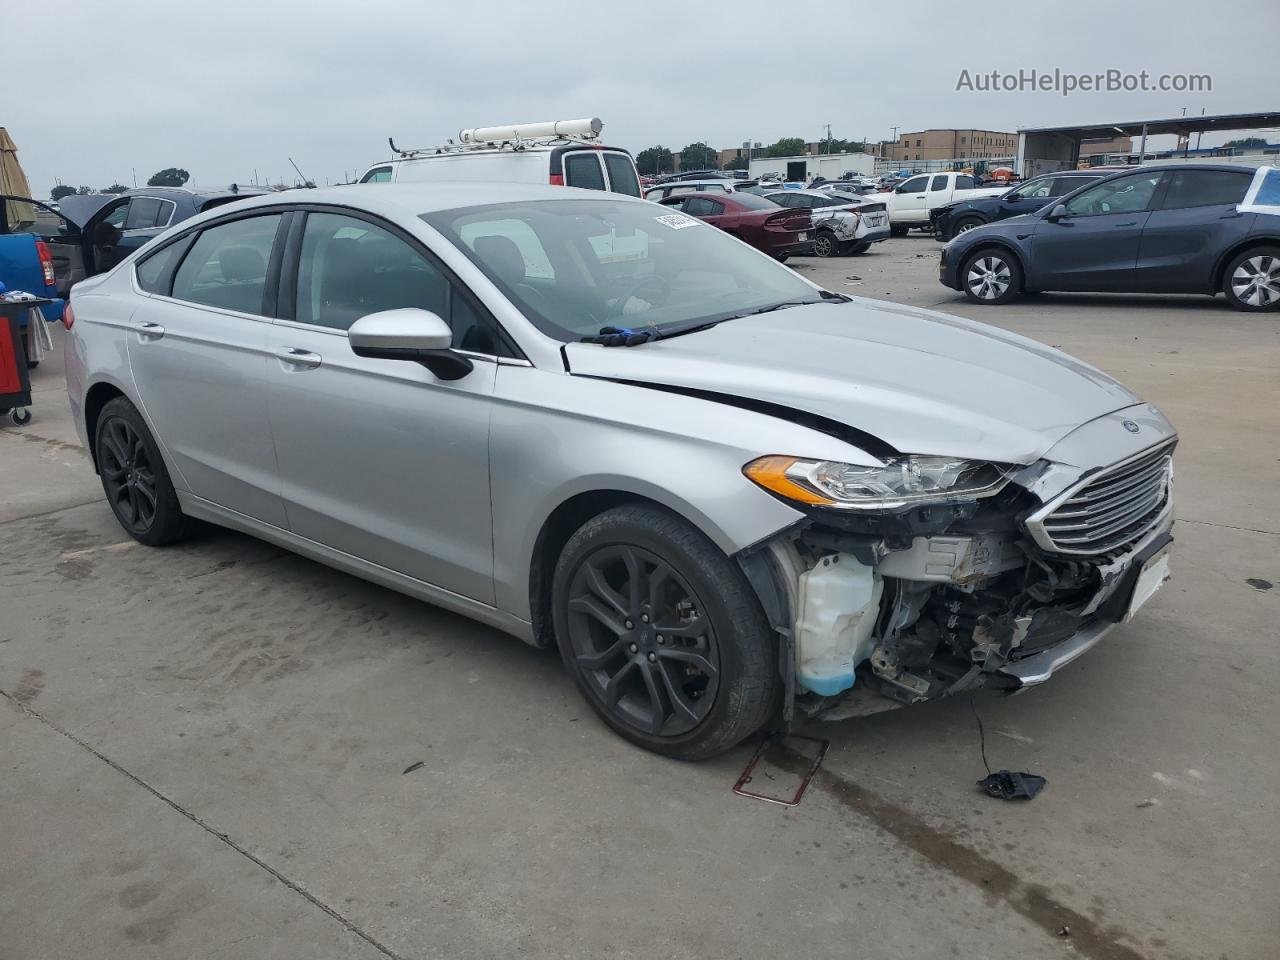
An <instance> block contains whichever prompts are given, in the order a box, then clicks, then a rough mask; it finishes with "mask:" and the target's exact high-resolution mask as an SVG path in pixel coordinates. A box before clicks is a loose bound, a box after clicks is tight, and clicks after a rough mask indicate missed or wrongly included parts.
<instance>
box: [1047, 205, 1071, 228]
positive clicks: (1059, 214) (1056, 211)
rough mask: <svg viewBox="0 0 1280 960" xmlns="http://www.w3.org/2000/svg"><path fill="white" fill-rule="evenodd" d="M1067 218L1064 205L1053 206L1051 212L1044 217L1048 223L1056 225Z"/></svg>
mask: <svg viewBox="0 0 1280 960" xmlns="http://www.w3.org/2000/svg"><path fill="white" fill-rule="evenodd" d="M1066 216H1067V205H1066V204H1065V203H1057V204H1054V207H1053V209H1052V210H1050V211H1049V213H1048V215H1047V216H1046V217H1045V219H1046V220H1048V221H1049V222H1050V223H1057V222H1058V221H1059V220H1061V219H1063V218H1064V217H1066Z"/></svg>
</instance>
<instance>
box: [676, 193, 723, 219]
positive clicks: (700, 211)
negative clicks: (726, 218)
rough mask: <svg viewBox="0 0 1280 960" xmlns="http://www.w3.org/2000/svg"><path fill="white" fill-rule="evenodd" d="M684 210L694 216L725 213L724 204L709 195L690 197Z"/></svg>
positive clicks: (716, 215)
mask: <svg viewBox="0 0 1280 960" xmlns="http://www.w3.org/2000/svg"><path fill="white" fill-rule="evenodd" d="M684 212H685V213H687V214H689V215H690V216H692V217H718V216H719V215H720V214H722V213H724V205H723V204H721V203H720V202H719V201H717V200H712V199H711V198H709V197H690V198H689V200H688V201H687V202H686V203H685V205H684Z"/></svg>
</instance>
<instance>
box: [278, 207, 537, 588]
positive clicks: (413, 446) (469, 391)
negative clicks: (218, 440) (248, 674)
mask: <svg viewBox="0 0 1280 960" xmlns="http://www.w3.org/2000/svg"><path fill="white" fill-rule="evenodd" d="M526 226H527V225H526ZM471 242H473V243H475V244H480V243H487V244H489V245H490V246H492V247H494V248H495V249H496V250H497V253H498V254H500V255H501V257H503V258H504V262H509V266H510V269H511V270H513V271H515V272H519V273H521V275H522V276H523V275H524V271H525V270H526V269H527V267H526V264H525V260H524V257H523V255H522V253H521V250H520V246H519V244H518V243H517V242H516V241H515V240H513V239H512V238H511V237H510V236H508V235H506V234H505V233H502V232H498V233H495V234H492V235H487V236H483V237H474V238H472V239H471ZM399 307H420V308H423V309H425V310H430V311H432V312H434V313H437V314H439V315H440V316H441V317H443V318H444V319H445V320H446V321H447V322H449V324H450V325H451V326H452V327H453V330H454V345H455V347H457V348H459V349H461V350H465V351H469V355H472V356H474V358H475V362H474V367H473V369H472V370H471V372H470V373H468V374H467V375H465V376H463V377H462V378H461V379H458V380H441V379H439V378H437V377H436V376H435V374H433V373H432V372H431V371H430V370H428V369H427V368H426V367H424V366H421V365H419V364H417V363H415V362H412V361H408V360H382V359H372V358H366V357H358V356H356V355H355V354H354V353H353V352H352V350H351V346H350V344H349V342H348V340H347V329H348V328H349V327H350V326H351V324H352V323H353V322H355V321H356V320H357V319H359V318H360V317H362V316H365V315H367V314H371V313H377V312H378V311H381V310H390V309H395V308H399ZM279 314H280V315H279V317H278V318H277V320H276V322H275V324H274V325H273V326H272V327H271V332H270V349H271V352H272V357H271V360H270V362H269V364H268V366H269V367H270V382H271V390H270V401H269V406H270V418H271V428H272V432H273V434H274V436H275V444H276V455H277V458H278V461H279V465H280V476H281V490H282V496H283V499H284V503H285V510H286V513H287V515H288V523H289V529H290V530H291V531H293V532H294V533H295V534H297V535H298V536H300V537H305V538H306V539H308V540H312V541H315V542H316V543H319V544H322V545H324V546H326V547H329V548H330V549H333V550H337V551H340V552H341V553H344V554H348V555H350V556H353V557H358V558H360V559H361V560H364V561H367V562H369V563H373V564H376V565H378V566H379V567H383V568H386V569H388V570H392V571H395V572H397V573H400V574H403V575H405V576H408V577H412V578H413V579H415V580H419V581H423V582H425V583H429V584H433V585H435V586H438V587H442V588H444V589H446V590H449V591H451V592H453V593H457V594H460V595H462V596H465V597H470V598H472V599H474V600H479V601H481V602H483V603H492V601H493V551H492V544H491V535H492V519H491V516H490V503H489V446H488V444H489V418H490V413H491V394H492V393H493V387H494V379H495V370H496V367H497V360H496V356H497V355H498V354H499V353H500V352H503V351H502V349H501V348H500V339H501V338H500V334H499V332H498V331H497V329H496V327H495V325H494V324H493V321H492V318H490V317H489V316H488V314H487V313H485V312H484V310H483V308H482V307H481V306H480V305H479V303H478V301H476V300H475V298H474V297H473V296H472V295H471V294H470V292H469V291H467V290H465V289H464V288H462V287H461V286H460V285H459V284H458V283H457V282H456V281H455V280H454V279H453V278H452V276H451V275H449V274H448V273H447V272H446V271H445V269H444V268H443V267H442V266H441V265H440V264H439V263H438V262H437V261H436V260H435V259H434V258H433V257H432V256H431V255H430V253H429V252H428V251H427V250H426V249H425V248H423V247H422V246H421V245H420V244H418V243H417V242H416V241H414V240H412V239H411V238H410V237H409V236H408V235H407V234H405V233H403V232H402V231H400V230H399V229H398V228H396V227H394V226H393V225H391V224H389V223H386V222H385V221H381V220H378V219H377V218H373V217H368V216H365V215H363V214H357V213H355V212H353V211H350V210H344V211H342V212H339V211H337V210H330V209H323V208H312V209H309V210H308V211H306V212H305V215H304V214H303V213H299V214H298V216H297V220H296V223H295V225H294V235H293V237H292V238H291V241H290V256H289V257H287V258H286V261H285V267H284V269H283V271H282V295H281V302H280V309H279Z"/></svg>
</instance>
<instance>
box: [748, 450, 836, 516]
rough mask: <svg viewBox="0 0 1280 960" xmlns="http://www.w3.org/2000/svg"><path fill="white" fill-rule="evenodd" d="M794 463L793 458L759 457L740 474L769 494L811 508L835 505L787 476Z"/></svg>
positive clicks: (829, 499)
mask: <svg viewBox="0 0 1280 960" xmlns="http://www.w3.org/2000/svg"><path fill="white" fill-rule="evenodd" d="M795 463H796V458H795V457H778V456H773V457H760V458H759V459H758V460H752V461H751V462H750V463H748V464H747V465H746V466H745V467H743V468H742V472H743V473H744V474H746V476H747V477H748V479H750V480H751V481H753V482H754V483H757V484H759V485H760V486H762V487H764V488H765V489H766V490H768V491H769V492H770V493H776V494H777V495H778V496H780V497H785V498H786V499H788V500H796V501H798V502H800V503H807V504H810V505H812V506H819V507H820V506H830V505H831V504H833V503H835V501H834V500H832V499H831V498H830V497H824V496H823V495H822V494H820V493H818V492H817V491H815V490H810V489H809V488H808V487H805V486H801V485H800V484H798V483H796V481H794V480H792V479H791V478H790V477H789V476H787V471H788V470H789V469H791V467H792V465H794V464H795Z"/></svg>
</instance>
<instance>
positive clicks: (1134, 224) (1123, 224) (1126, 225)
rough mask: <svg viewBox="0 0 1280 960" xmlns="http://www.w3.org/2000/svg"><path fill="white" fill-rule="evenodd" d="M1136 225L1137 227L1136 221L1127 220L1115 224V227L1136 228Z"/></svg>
mask: <svg viewBox="0 0 1280 960" xmlns="http://www.w3.org/2000/svg"><path fill="white" fill-rule="evenodd" d="M1137 225H1138V221H1137V220H1127V221H1125V222H1124V223H1117V224H1116V226H1117V227H1136V226H1137Z"/></svg>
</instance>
